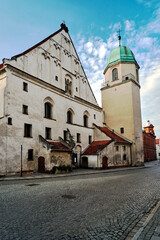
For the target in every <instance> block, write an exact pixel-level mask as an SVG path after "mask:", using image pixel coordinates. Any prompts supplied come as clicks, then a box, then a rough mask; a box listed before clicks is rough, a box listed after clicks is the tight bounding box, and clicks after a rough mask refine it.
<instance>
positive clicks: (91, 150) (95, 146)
mask: <svg viewBox="0 0 160 240" xmlns="http://www.w3.org/2000/svg"><path fill="white" fill-rule="evenodd" d="M111 142H112V140H103V141H93V142H92V143H91V144H90V145H89V146H88V147H87V149H86V150H85V151H84V152H83V154H82V155H97V153H98V152H99V151H101V150H102V149H103V148H105V147H106V146H107V145H108V144H110V143H111Z"/></svg>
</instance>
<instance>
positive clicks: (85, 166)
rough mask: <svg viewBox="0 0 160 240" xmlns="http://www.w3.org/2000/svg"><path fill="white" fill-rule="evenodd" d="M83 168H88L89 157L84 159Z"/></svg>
mask: <svg viewBox="0 0 160 240" xmlns="http://www.w3.org/2000/svg"><path fill="white" fill-rule="evenodd" d="M82 167H83V168H88V158H87V157H82Z"/></svg>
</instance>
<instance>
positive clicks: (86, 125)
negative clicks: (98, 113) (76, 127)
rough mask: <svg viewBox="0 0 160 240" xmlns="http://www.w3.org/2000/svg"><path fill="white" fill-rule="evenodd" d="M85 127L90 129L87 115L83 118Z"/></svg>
mask: <svg viewBox="0 0 160 240" xmlns="http://www.w3.org/2000/svg"><path fill="white" fill-rule="evenodd" d="M83 126H84V127H88V116H87V115H84V116H83Z"/></svg>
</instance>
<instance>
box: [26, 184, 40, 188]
mask: <svg viewBox="0 0 160 240" xmlns="http://www.w3.org/2000/svg"><path fill="white" fill-rule="evenodd" d="M37 185H40V184H37V183H31V184H28V185H25V186H27V187H32V186H37Z"/></svg>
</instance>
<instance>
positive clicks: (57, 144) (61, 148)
mask: <svg viewBox="0 0 160 240" xmlns="http://www.w3.org/2000/svg"><path fill="white" fill-rule="evenodd" d="M47 142H48V143H49V144H50V145H51V152H52V151H59V152H72V150H71V149H70V148H68V147H66V146H64V145H63V144H62V143H61V142H50V141H47Z"/></svg>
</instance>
